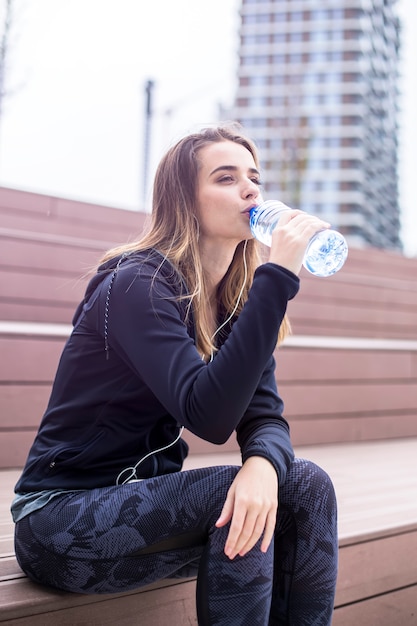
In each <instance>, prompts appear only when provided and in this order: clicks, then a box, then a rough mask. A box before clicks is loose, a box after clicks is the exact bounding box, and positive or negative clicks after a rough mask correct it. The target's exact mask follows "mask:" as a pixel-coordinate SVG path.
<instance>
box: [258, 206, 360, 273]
mask: <svg viewBox="0 0 417 626" xmlns="http://www.w3.org/2000/svg"><path fill="white" fill-rule="evenodd" d="M284 211H291V209H290V207H288V206H286V205H285V204H284V203H283V202H280V201H279V200H267V201H266V202H262V203H261V204H260V205H259V206H256V207H254V208H253V209H251V211H250V222H249V223H250V229H251V231H252V234H253V236H254V237H255V238H256V239H258V240H259V241H261V242H262V243H264V244H265V245H267V246H271V238H272V231H273V230H274V228H275V226H276V225H277V223H278V220H279V218H280V216H281V215H282V213H283V212H284ZM347 255H348V246H347V243H346V239H345V238H344V237H343V235H341V234H340V233H338V232H337V231H336V230H327V229H325V230H320V231H319V232H318V233H316V234H315V235H314V236H313V237H312V238H311V239H310V242H309V244H308V246H307V250H306V251H305V254H304V260H303V265H304V267H305V268H306V270H308V271H309V272H310V273H311V274H314V276H331V275H332V274H335V273H336V272H338V271H339V270H340V268H341V267H342V266H343V264H344V262H345V261H346V258H347Z"/></svg>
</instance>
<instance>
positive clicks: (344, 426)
mask: <svg viewBox="0 0 417 626" xmlns="http://www.w3.org/2000/svg"><path fill="white" fill-rule="evenodd" d="M287 419H288V421H289V424H290V428H291V439H292V442H293V444H294V445H295V446H308V445H318V444H333V443H353V442H365V441H372V440H373V441H378V440H389V439H398V438H404V437H416V436H417V418H416V414H415V410H414V411H412V412H410V413H408V414H402V413H401V414H395V413H392V414H391V415H377V416H376V415H368V416H367V415H360V414H358V415H355V416H346V415H345V416H341V415H337V416H334V417H333V418H331V417H330V418H329V417H327V418H326V419H321V418H320V417H317V416H315V417H314V418H300V417H288V415H287Z"/></svg>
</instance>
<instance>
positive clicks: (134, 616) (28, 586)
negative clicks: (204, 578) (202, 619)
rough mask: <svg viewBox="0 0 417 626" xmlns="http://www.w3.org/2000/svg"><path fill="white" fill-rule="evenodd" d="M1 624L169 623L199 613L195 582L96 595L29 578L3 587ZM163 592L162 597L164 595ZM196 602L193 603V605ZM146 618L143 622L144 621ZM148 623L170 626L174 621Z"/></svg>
mask: <svg viewBox="0 0 417 626" xmlns="http://www.w3.org/2000/svg"><path fill="white" fill-rule="evenodd" d="M0 589H1V612H0V623H7V624H13V625H16V626H31V625H32V624H33V625H35V626H48V625H49V624H51V625H56V624H57V623H58V624H60V625H62V626H64V625H68V626H73V625H74V624H83V625H88V624H91V625H93V624H95V625H97V624H100V625H101V624H103V625H104V624H112V625H113V624H115V623H117V624H135V623H138V620H139V622H141V621H143V620H144V619H148V618H149V619H151V618H152V619H154V620H159V619H160V616H162V619H163V620H164V619H166V617H167V613H170V614H171V620H172V615H175V618H176V617H177V615H178V616H179V617H180V621H178V622H177V623H178V624H183V623H184V624H185V623H191V624H193V623H197V622H192V621H191V622H187V621H184V622H182V621H181V620H182V619H183V617H185V620H187V619H188V617H187V615H189V616H192V613H193V610H194V613H195V600H194V598H195V581H194V580H189V581H183V582H179V581H160V582H158V583H156V584H154V585H149V586H147V587H144V588H143V589H142V590H136V591H133V592H128V593H123V594H111V595H108V594H106V595H100V596H97V595H93V596H91V595H90V596H86V595H82V594H73V593H65V592H63V591H58V590H53V589H48V588H45V587H41V586H39V585H36V584H34V583H32V582H30V581H29V580H28V579H27V578H23V579H16V580H11V581H9V582H8V583H2V584H1V586H0ZM161 590H162V593H161ZM191 599H192V601H191ZM141 618H142V619H141ZM171 620H170V621H168V622H167V621H165V622H164V621H155V622H145V623H155V624H166V623H172V621H171Z"/></svg>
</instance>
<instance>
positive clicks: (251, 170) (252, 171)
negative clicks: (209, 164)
mask: <svg viewBox="0 0 417 626" xmlns="http://www.w3.org/2000/svg"><path fill="white" fill-rule="evenodd" d="M238 169H239V168H238V167H236V165H220V166H219V167H216V168H215V169H214V170H213V171H212V172H210V176H213V174H216V172H219V171H222V170H226V171H227V172H236V171H237V170H238ZM248 172H249V173H250V174H257V175H258V176H259V172H258V170H257V169H256V168H255V167H250V168H249V170H248Z"/></svg>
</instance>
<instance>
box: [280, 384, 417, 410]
mask: <svg viewBox="0 0 417 626" xmlns="http://www.w3.org/2000/svg"><path fill="white" fill-rule="evenodd" d="M279 389H280V392H281V395H282V397H283V398H284V400H285V413H286V415H287V416H288V417H295V416H298V417H302V416H306V415H309V416H317V417H318V418H320V417H323V416H326V415H330V416H332V415H335V414H342V415H346V416H349V415H355V414H362V415H363V414H366V413H369V412H372V413H373V414H378V413H379V414H382V415H384V414H385V415H386V414H389V413H408V412H412V411H415V409H416V400H417V381H416V380H413V379H410V380H405V381H404V382H396V381H394V382H392V383H391V384H389V383H388V382H387V381H384V383H383V384H380V383H379V382H378V381H369V382H368V381H364V382H363V384H361V383H360V382H350V381H347V383H346V384H345V383H344V382H339V383H335V384H330V385H326V384H325V383H323V382H321V383H318V382H312V383H311V384H310V381H309V382H308V383H307V381H303V384H298V383H296V384H294V385H291V384H289V383H287V382H285V383H282V384H281V383H280V384H279Z"/></svg>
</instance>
